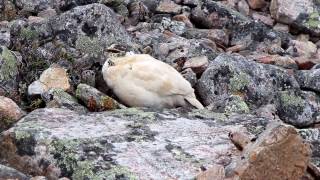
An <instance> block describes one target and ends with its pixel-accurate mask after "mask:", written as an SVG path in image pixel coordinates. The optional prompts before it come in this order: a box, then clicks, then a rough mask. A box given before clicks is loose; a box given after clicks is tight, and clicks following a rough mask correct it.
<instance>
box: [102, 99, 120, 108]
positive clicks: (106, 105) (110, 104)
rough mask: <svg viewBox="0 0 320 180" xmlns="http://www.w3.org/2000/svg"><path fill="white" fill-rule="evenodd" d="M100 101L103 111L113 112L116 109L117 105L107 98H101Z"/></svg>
mask: <svg viewBox="0 0 320 180" xmlns="http://www.w3.org/2000/svg"><path fill="white" fill-rule="evenodd" d="M100 100H101V102H100V104H101V105H102V107H103V109H105V110H114V109H117V108H118V105H117V103H116V102H115V100H114V99H112V98H111V97H109V96H102V97H101V99H100Z"/></svg>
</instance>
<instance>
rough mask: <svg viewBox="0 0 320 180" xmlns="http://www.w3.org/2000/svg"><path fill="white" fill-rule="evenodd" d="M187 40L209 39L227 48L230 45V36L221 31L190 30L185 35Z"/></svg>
mask: <svg viewBox="0 0 320 180" xmlns="http://www.w3.org/2000/svg"><path fill="white" fill-rule="evenodd" d="M183 36H184V37H186V38H187V39H201V38H207V39H210V40H212V41H214V42H216V43H217V44H220V45H223V46H227V45H228V44H229V36H228V35H227V33H226V32H225V31H224V30H221V29H196V28H192V29H188V30H187V31H186V32H185V33H184V34H183Z"/></svg>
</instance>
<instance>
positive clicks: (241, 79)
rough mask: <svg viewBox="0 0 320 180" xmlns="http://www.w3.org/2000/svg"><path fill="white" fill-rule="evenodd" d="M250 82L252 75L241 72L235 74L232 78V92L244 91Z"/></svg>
mask: <svg viewBox="0 0 320 180" xmlns="http://www.w3.org/2000/svg"><path fill="white" fill-rule="evenodd" d="M249 83H250V77H249V76H248V75H247V74H245V73H242V72H240V73H239V74H234V75H233V77H232V78H231V79H230V89H231V91H232V92H238V91H242V90H244V88H245V87H246V86H248V85H249Z"/></svg>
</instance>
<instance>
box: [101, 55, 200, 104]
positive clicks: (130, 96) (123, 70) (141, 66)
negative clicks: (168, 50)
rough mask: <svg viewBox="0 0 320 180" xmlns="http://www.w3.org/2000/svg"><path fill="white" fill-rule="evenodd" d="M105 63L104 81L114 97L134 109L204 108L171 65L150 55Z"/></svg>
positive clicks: (133, 56) (116, 59)
mask: <svg viewBox="0 0 320 180" xmlns="http://www.w3.org/2000/svg"><path fill="white" fill-rule="evenodd" d="M112 61H113V65H112V66H108V62H106V63H105V65H104V66H103V69H102V73H103V78H104V80H105V81H106V82H107V85H108V86H109V87H110V88H111V89H112V90H113V92H114V93H115V94H116V95H117V97H118V98H119V99H120V100H121V101H122V102H123V103H125V104H127V105H129V106H135V107H154V108H171V107H177V106H186V101H188V102H189V103H190V104H191V105H193V106H195V107H197V108H203V106H202V105H201V103H200V102H199V101H198V100H197V99H196V98H195V94H194V89H193V88H192V87H191V85H190V83H189V82H188V81H187V80H185V79H184V78H183V77H182V75H181V74H180V73H179V72H177V71H176V70H175V69H174V68H173V67H171V66H170V65H168V64H166V63H163V62H161V61H159V60H156V59H154V58H153V57H151V56H150V55H146V54H135V55H128V56H124V57H121V58H115V59H113V60H112Z"/></svg>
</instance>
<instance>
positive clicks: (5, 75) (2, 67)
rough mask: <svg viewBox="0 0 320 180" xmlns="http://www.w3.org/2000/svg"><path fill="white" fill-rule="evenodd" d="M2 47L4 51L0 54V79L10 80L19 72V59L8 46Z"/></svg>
mask: <svg viewBox="0 0 320 180" xmlns="http://www.w3.org/2000/svg"><path fill="white" fill-rule="evenodd" d="M1 48H2V53H1V54H0V80H1V81H8V80H10V79H12V78H13V77H15V76H16V75H17V74H18V67H17V59H16V57H15V55H14V54H13V53H12V52H11V51H10V50H9V49H8V48H6V47H1ZM1 61H2V62H1Z"/></svg>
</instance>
